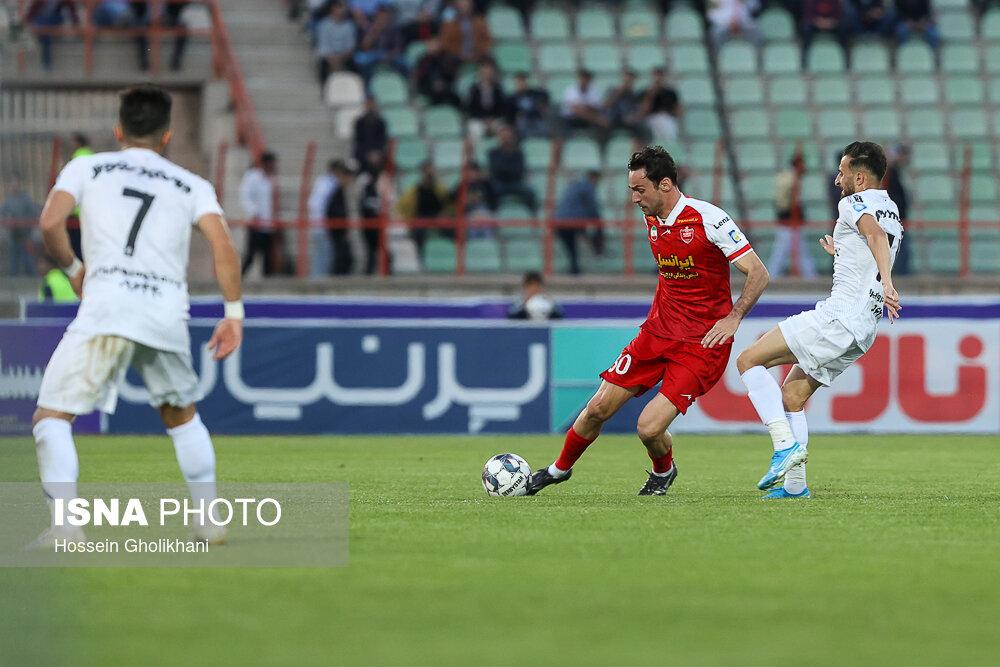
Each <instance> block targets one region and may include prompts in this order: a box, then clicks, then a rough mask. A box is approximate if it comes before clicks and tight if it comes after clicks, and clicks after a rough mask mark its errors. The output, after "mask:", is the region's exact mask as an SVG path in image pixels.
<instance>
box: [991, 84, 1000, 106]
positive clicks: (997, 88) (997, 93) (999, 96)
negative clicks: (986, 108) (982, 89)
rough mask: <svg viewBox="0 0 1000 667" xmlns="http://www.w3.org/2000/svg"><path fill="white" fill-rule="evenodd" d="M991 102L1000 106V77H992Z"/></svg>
mask: <svg viewBox="0 0 1000 667" xmlns="http://www.w3.org/2000/svg"><path fill="white" fill-rule="evenodd" d="M990 104H992V105H993V106H995V107H998V106H1000V77H993V78H992V79H990Z"/></svg>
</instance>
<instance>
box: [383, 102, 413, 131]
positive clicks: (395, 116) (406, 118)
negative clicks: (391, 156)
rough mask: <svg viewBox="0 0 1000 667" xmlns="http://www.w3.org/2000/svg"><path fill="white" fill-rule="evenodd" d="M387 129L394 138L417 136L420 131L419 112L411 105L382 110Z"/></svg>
mask: <svg viewBox="0 0 1000 667" xmlns="http://www.w3.org/2000/svg"><path fill="white" fill-rule="evenodd" d="M382 118H384V119H385V124H386V129H387V130H388V133H389V136H390V137H392V138H393V139H401V138H403V137H415V136H417V133H418V132H419V127H418V125H417V114H416V113H415V112H414V111H413V109H410V108H409V107H395V108H389V109H383V110H382Z"/></svg>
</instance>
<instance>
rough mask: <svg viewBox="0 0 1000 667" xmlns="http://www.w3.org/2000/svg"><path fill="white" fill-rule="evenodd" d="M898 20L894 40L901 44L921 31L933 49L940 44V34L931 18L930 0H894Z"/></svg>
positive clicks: (936, 48)
mask: <svg viewBox="0 0 1000 667" xmlns="http://www.w3.org/2000/svg"><path fill="white" fill-rule="evenodd" d="M896 12H897V13H898V14H899V22H898V23H897V24H896V40H897V41H898V42H899V43H900V44H902V43H903V42H905V41H906V40H908V39H909V38H910V35H912V34H914V33H921V34H923V36H924V39H926V40H927V43H928V44H930V45H931V48H932V49H934V50H935V51H937V50H938V47H939V46H941V34H940V33H939V32H938V29H937V25H936V24H935V23H934V19H933V18H931V2H930V0H896Z"/></svg>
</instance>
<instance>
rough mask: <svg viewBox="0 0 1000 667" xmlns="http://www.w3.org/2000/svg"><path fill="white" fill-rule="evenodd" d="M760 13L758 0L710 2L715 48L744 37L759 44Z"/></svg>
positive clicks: (709, 18)
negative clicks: (730, 39)
mask: <svg viewBox="0 0 1000 667" xmlns="http://www.w3.org/2000/svg"><path fill="white" fill-rule="evenodd" d="M806 1H808V0H806ZM759 12H760V2H758V0H709V2H708V4H707V15H708V23H709V29H710V32H711V35H712V41H713V43H714V44H715V46H716V47H719V46H721V45H722V44H723V43H724V42H725V41H726V40H727V39H729V38H730V37H743V38H744V39H748V40H750V41H751V42H753V43H754V44H759V43H760V37H761V35H760V26H758V25H757V14H758V13H759Z"/></svg>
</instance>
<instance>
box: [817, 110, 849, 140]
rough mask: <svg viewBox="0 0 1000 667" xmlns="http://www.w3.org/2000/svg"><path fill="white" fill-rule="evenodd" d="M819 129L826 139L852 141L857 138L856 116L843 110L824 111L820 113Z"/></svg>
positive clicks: (821, 135) (820, 134)
mask: <svg viewBox="0 0 1000 667" xmlns="http://www.w3.org/2000/svg"><path fill="white" fill-rule="evenodd" d="M817 129H818V130H819V136H820V137H822V138H824V139H839V140H842V141H850V140H852V139H854V138H856V135H857V124H856V123H855V122H854V115H853V114H852V113H851V112H850V111H845V110H843V109H824V110H823V111H820V113H819V123H818V127H817Z"/></svg>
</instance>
